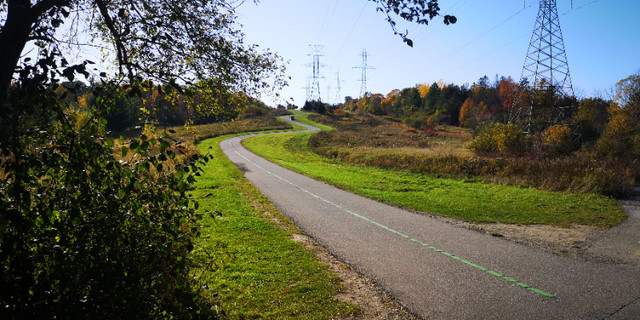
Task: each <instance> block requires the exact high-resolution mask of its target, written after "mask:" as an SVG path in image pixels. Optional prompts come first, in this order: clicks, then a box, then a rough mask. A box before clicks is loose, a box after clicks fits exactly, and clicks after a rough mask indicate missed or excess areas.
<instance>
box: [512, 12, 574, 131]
mask: <svg viewBox="0 0 640 320" xmlns="http://www.w3.org/2000/svg"><path fill="white" fill-rule="evenodd" d="M520 84H521V85H520V89H519V92H518V94H517V97H518V98H517V99H516V100H514V105H513V106H512V108H511V112H510V115H509V122H512V123H513V122H519V123H521V124H523V126H524V128H523V129H524V131H525V132H529V131H530V129H531V122H532V121H533V116H534V113H535V112H536V111H535V110H534V101H533V95H532V94H531V92H546V93H547V94H549V95H551V96H552V97H555V99H553V105H552V106H546V107H548V108H546V109H549V110H548V111H550V112H552V113H553V115H546V116H545V118H547V119H554V118H555V119H558V118H559V117H561V116H562V113H563V108H564V106H558V105H556V104H557V102H558V99H559V98H562V97H573V95H574V93H573V85H572V83H571V75H570V73H569V63H568V62H567V54H566V51H565V48H564V40H563V38H562V30H561V28H560V20H559V18H558V9H557V8H556V0H540V8H539V11H538V16H537V18H536V23H535V26H534V28H533V34H532V35H531V40H530V41H529V49H528V50H527V56H526V58H525V60H524V65H523V67H522V74H521V76H520ZM527 90H529V92H530V94H528V96H529V97H527V94H526V92H525V91H527ZM516 104H518V105H516Z"/></svg>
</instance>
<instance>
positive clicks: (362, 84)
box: [354, 49, 375, 97]
mask: <svg viewBox="0 0 640 320" xmlns="http://www.w3.org/2000/svg"><path fill="white" fill-rule="evenodd" d="M360 56H362V65H359V66H356V67H354V68H359V69H362V77H361V78H360V96H361V97H362V96H364V94H365V93H366V92H367V70H368V69H375V68H374V67H371V66H369V65H368V64H367V58H368V54H367V49H362V53H361V54H360Z"/></svg>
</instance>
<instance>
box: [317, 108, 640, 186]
mask: <svg viewBox="0 0 640 320" xmlns="http://www.w3.org/2000/svg"><path fill="white" fill-rule="evenodd" d="M315 120H317V121H322V122H324V123H326V124H328V125H332V126H334V127H336V128H338V130H334V131H330V132H321V133H318V134H316V135H314V136H312V137H311V139H310V140H309V144H310V147H311V148H312V149H313V150H314V152H316V153H318V154H321V155H323V156H326V157H330V158H337V159H340V160H342V161H345V162H348V163H352V164H361V165H368V166H376V167H381V168H394V169H401V170H407V171H411V172H420V173H426V174H432V175H435V176H440V177H447V178H458V179H472V180H478V179H480V180H482V181H485V182H491V183H501V184H510V185H521V186H531V187H535V188H539V189H543V190H552V191H565V192H576V193H587V194H602V195H608V196H614V197H623V196H627V195H630V194H631V193H632V190H633V187H634V186H635V185H637V184H638V183H640V163H638V162H639V161H638V160H637V159H636V160H624V159H600V158H597V157H595V156H593V155H589V154H586V153H576V154H573V155H570V156H564V157H513V156H511V157H510V156H502V157H489V156H475V155H474V154H473V153H472V152H470V151H469V150H468V149H467V148H466V147H465V146H466V144H467V143H468V142H469V141H470V139H471V134H470V133H469V132H468V131H464V129H458V128H451V127H450V128H447V130H446V131H445V130H440V131H432V132H415V131H406V129H402V128H399V127H398V124H397V123H394V122H389V121H384V120H383V119H378V122H376V123H375V124H373V125H369V124H367V123H365V122H363V121H360V120H358V119H353V120H351V121H349V120H348V119H347V118H342V119H341V120H340V121H335V120H332V119H331V118H329V117H323V118H316V119H315ZM369 122H371V121H369Z"/></svg>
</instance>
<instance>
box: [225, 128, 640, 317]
mask: <svg viewBox="0 0 640 320" xmlns="http://www.w3.org/2000/svg"><path fill="white" fill-rule="evenodd" d="M297 124H299V125H302V124H301V123H297ZM306 127H308V126H306ZM308 128H309V129H310V130H317V129H314V128H313V127H308ZM245 137H246V136H242V137H235V138H231V139H227V140H224V141H222V142H221V143H220V146H221V147H222V150H223V151H224V153H225V154H226V155H227V156H228V157H229V159H230V160H231V161H232V162H233V163H235V164H236V166H237V167H238V168H240V169H241V170H242V171H243V172H244V175H245V177H246V178H247V179H249V180H250V181H251V183H253V185H255V186H256V187H257V188H258V189H260V191H261V192H262V193H263V194H264V195H266V196H267V197H268V198H269V199H270V201H271V202H272V203H273V204H274V205H276V207H277V208H278V209H279V210H280V211H281V212H282V213H283V214H284V215H286V216H288V217H289V218H290V219H291V220H292V221H293V222H294V223H295V224H296V225H297V226H298V227H300V228H301V229H302V230H303V231H304V232H305V233H307V234H308V235H309V236H311V237H312V238H313V239H315V240H316V241H318V242H319V243H320V244H322V245H323V246H324V247H326V248H327V249H328V250H329V251H330V252H331V253H332V254H334V255H335V256H337V257H338V258H339V259H341V260H342V261H344V262H346V263H348V264H349V265H351V266H352V267H354V268H355V269H356V270H358V271H359V272H361V273H362V274H364V275H365V276H367V277H369V278H370V279H373V280H374V281H375V282H376V283H377V284H379V285H380V286H381V287H383V288H384V289H385V290H387V291H388V292H389V293H390V294H391V295H393V296H394V297H395V298H396V299H397V300H398V301H399V302H400V303H401V304H403V305H404V306H406V307H407V308H408V309H409V310H410V311H411V312H413V313H415V314H416V315H418V316H420V317H422V318H424V319H640V270H639V269H638V267H637V266H633V265H622V264H603V263H596V262H588V261H576V260H572V259H570V258H566V257H562V256H558V255H554V254H551V253H548V252H544V251H540V250H536V249H534V248H531V247H527V246H523V245H519V244H516V243H513V242H509V241H507V240H504V239H501V238H496V237H491V236H488V235H485V234H481V233H479V232H474V231H470V230H467V229H464V228H460V227H455V226H453V225H450V224H447V223H445V222H442V221H439V220H436V219H433V218H430V217H429V216H427V215H422V214H417V213H415V212H411V211H407V210H403V209H399V208H396V207H392V206H388V205H385V204H382V203H379V202H376V201H373V200H370V199H367V198H364V197H361V196H358V195H354V194H352V193H349V192H345V191H343V190H340V189H338V188H335V187H332V186H329V185H327V184H325V183H322V182H318V181H315V180H313V179H311V178H308V177H306V176H303V175H300V174H297V173H295V172H292V171H290V170H287V169H284V168H282V167H280V166H277V165H275V164H273V163H271V162H269V161H267V160H265V159H263V158H260V157H258V156H256V155H255V154H253V153H251V152H249V151H247V150H246V149H245V148H244V147H243V146H242V144H241V140H242V139H244V138H245Z"/></svg>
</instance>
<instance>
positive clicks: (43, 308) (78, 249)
mask: <svg viewBox="0 0 640 320" xmlns="http://www.w3.org/2000/svg"><path fill="white" fill-rule="evenodd" d="M39 106H40V107H42V110H47V111H43V113H48V114H49V116H50V118H49V119H50V120H52V121H32V122H30V123H29V126H23V125H22V124H21V121H18V122H15V123H14V124H13V128H14V129H15V130H13V131H12V133H11V134H10V135H7V136H3V137H2V139H0V157H2V162H0V175H3V183H2V184H1V185H0V208H1V210H2V212H0V264H1V265H2V269H1V270H0V274H1V275H0V306H1V311H0V312H1V313H2V314H3V317H6V318H7V319H13V318H17V319H42V318H150V317H152V318H156V317H157V318H159V317H182V318H185V317H186V318H196V317H198V315H201V316H203V317H206V315H205V313H206V312H207V310H208V308H207V307H202V306H204V305H203V304H201V303H200V301H199V298H198V295H197V294H195V292H194V291H193V290H192V282H191V280H190V279H191V278H190V277H189V274H188V262H189V260H188V255H189V252H190V251H191V249H192V244H191V241H192V238H193V236H194V235H195V234H196V232H197V228H196V225H195V223H194V222H195V219H196V209H197V203H195V202H193V201H191V200H190V199H189V197H188V196H187V193H186V192H187V191H188V189H189V187H190V185H191V182H193V181H194V177H193V175H194V174H196V173H197V172H198V170H199V169H198V165H199V163H201V162H202V161H204V160H203V158H202V157H200V156H197V155H195V156H192V157H191V158H190V159H189V161H188V162H187V163H185V164H183V165H180V164H175V165H173V166H171V167H170V166H169V165H168V162H167V160H168V159H170V158H173V157H174V156H175V154H174V153H173V152H172V151H171V149H170V148H169V143H168V142H167V141H166V139H163V138H160V139H153V138H149V137H146V136H141V137H140V138H139V139H134V140H131V141H130V143H129V145H128V146H124V147H122V148H121V149H120V150H118V152H119V153H121V154H122V155H123V157H124V156H126V155H127V154H129V153H134V154H135V156H134V157H132V161H131V162H122V161H118V160H117V159H116V158H115V157H114V155H113V150H112V148H113V147H114V142H113V141H112V140H109V139H107V138H105V129H104V128H105V124H106V121H105V120H96V119H95V118H94V119H91V120H89V121H87V122H86V124H85V125H84V126H83V127H82V128H81V129H80V130H77V129H76V128H75V127H74V124H75V123H76V122H77V121H76V119H74V118H73V115H65V114H64V112H62V111H61V110H60V108H59V107H56V106H55V102H53V104H49V103H42V104H40V105H39ZM32 107H34V106H32ZM34 108H36V109H37V107H34ZM35 113H37V112H35ZM2 116H3V117H5V116H7V115H2ZM12 116H15V117H14V118H13V119H14V120H15V119H18V120H20V119H21V116H18V115H16V114H13V115H12ZM3 120H4V119H3ZM154 146H155V148H157V149H158V150H159V153H157V154H156V153H152V152H150V150H151V148H152V147H154ZM127 158H131V157H127Z"/></svg>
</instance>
